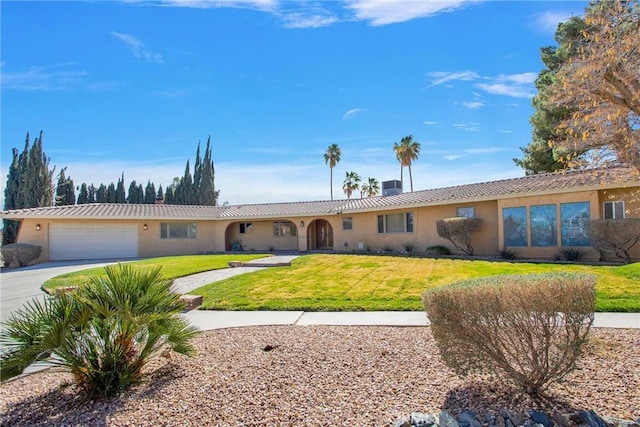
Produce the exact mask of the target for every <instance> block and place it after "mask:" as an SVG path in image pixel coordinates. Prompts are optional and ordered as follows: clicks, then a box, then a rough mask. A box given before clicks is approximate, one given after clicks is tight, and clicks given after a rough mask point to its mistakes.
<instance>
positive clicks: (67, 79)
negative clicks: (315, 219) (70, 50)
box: [0, 64, 88, 91]
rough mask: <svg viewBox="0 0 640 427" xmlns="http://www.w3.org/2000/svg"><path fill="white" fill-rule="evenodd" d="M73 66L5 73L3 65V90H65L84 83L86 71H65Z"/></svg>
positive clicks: (32, 68) (33, 68)
mask: <svg viewBox="0 0 640 427" xmlns="http://www.w3.org/2000/svg"><path fill="white" fill-rule="evenodd" d="M71 65H73V64H57V65H52V66H47V67H31V68H29V69H27V70H24V71H17V72H10V71H5V70H4V69H5V68H6V66H5V65H4V64H3V70H2V73H1V77H0V78H1V82H2V88H3V89H12V90H29V91H40V90H42V91H44V90H65V89H69V88H70V87H71V86H73V85H77V84H78V83H81V82H83V81H84V78H85V77H86V76H87V75H88V73H87V72H86V71H79V70H64V68H66V67H69V66H71Z"/></svg>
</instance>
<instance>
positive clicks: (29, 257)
mask: <svg viewBox="0 0 640 427" xmlns="http://www.w3.org/2000/svg"><path fill="white" fill-rule="evenodd" d="M0 251H2V259H3V260H4V262H5V264H6V265H7V266H9V265H11V264H14V263H16V264H18V265H19V266H20V267H26V266H27V265H29V264H31V262H32V261H34V260H36V259H38V258H39V257H40V252H41V251H42V248H41V247H40V246H37V245H30V244H27V243H10V244H8V245H3V246H2V248H0Z"/></svg>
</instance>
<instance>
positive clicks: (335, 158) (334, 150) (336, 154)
mask: <svg viewBox="0 0 640 427" xmlns="http://www.w3.org/2000/svg"><path fill="white" fill-rule="evenodd" d="M341 155H342V153H341V152H340V147H338V144H331V145H330V146H329V147H327V151H326V152H325V153H324V163H325V165H326V164H328V165H329V170H330V171H331V172H330V181H329V182H330V185H331V200H333V168H334V167H336V165H337V164H338V163H339V162H340V156H341Z"/></svg>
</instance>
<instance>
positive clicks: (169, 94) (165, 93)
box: [153, 89, 189, 98]
mask: <svg viewBox="0 0 640 427" xmlns="http://www.w3.org/2000/svg"><path fill="white" fill-rule="evenodd" d="M153 94H154V95H155V96H158V97H160V98H183V97H185V96H187V95H188V94H189V91H188V90H186V89H166V90H159V91H156V92H154V93H153Z"/></svg>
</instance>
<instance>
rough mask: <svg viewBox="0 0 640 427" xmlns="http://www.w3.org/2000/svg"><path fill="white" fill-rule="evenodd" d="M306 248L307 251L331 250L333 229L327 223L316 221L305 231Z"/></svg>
mask: <svg viewBox="0 0 640 427" xmlns="http://www.w3.org/2000/svg"><path fill="white" fill-rule="evenodd" d="M307 248H308V249H309V250H332V249H333V227H331V224H329V221H327V220H324V219H316V220H314V221H312V222H311V224H309V228H308V229H307Z"/></svg>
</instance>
